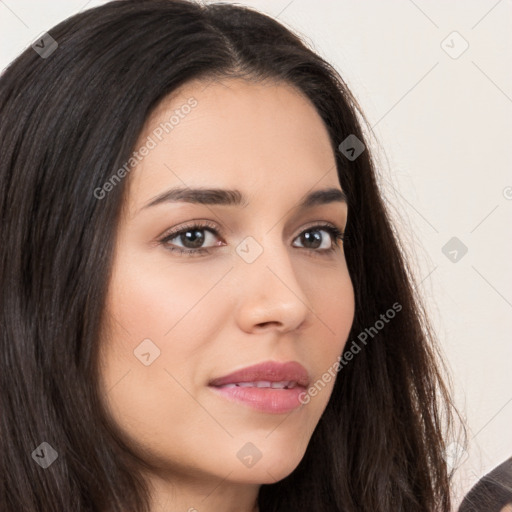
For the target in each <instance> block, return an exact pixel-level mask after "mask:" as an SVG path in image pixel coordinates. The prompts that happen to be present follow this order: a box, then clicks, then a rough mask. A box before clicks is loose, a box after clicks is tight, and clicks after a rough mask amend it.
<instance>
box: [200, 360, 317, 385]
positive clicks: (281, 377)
mask: <svg viewBox="0 0 512 512" xmlns="http://www.w3.org/2000/svg"><path fill="white" fill-rule="evenodd" d="M308 384H309V375H308V372H307V370H306V369H305V368H304V366H302V365H301V364H300V363H297V362H296V361H290V362H287V363H278V362H274V361H267V362H265V363H262V364H257V365H254V366H249V367H247V368H243V369H241V370H238V371H236V372H233V373H230V374H229V375H225V376H224V377H219V378H216V379H213V380H212V381H210V383H209V385H210V386H213V387H231V388H233V387H256V388H273V389H293V388H295V387H303V388H306V387H307V386H308Z"/></svg>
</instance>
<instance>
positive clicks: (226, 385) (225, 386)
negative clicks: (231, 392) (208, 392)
mask: <svg viewBox="0 0 512 512" xmlns="http://www.w3.org/2000/svg"><path fill="white" fill-rule="evenodd" d="M221 387H222V388H236V384H224V386H221Z"/></svg>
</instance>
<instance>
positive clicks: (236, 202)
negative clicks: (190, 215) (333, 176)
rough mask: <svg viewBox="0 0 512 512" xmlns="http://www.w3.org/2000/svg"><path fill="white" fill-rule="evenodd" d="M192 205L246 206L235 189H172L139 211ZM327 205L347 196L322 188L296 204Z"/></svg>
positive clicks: (343, 193)
mask: <svg viewBox="0 0 512 512" xmlns="http://www.w3.org/2000/svg"><path fill="white" fill-rule="evenodd" d="M174 202H184V203H194V204H203V205H222V206H238V207H245V206H247V205H248V201H247V198H246V197H245V196H244V194H243V193H242V192H240V191H239V190H237V189H222V188H179V187H176V188H172V189H170V190H168V191H166V192H164V193H162V194H160V195H158V196H156V197H155V198H153V199H152V200H151V201H150V202H149V203H147V204H146V205H144V206H143V207H142V208H141V210H145V209H146V208H150V207H152V206H157V205H159V204H163V203H174ZM329 203H346V204H348V200H347V195H346V194H345V192H344V191H343V190H341V189H338V188H324V189H321V190H315V191H313V192H310V193H309V194H308V195H307V196H306V197H304V198H303V199H302V201H301V202H300V203H299V204H298V208H299V210H305V209H306V208H312V207H313V206H319V205H323V204H329Z"/></svg>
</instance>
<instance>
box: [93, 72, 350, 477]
mask: <svg viewBox="0 0 512 512" xmlns="http://www.w3.org/2000/svg"><path fill="white" fill-rule="evenodd" d="M173 115H174V117H172V116H173ZM170 119H171V120H170ZM166 123H167V124H166ZM144 147H145V148H146V149H145V150H144V149H143V148H144ZM136 151H137V152H138V156H137V157H136V158H137V161H138V164H137V165H136V167H135V168H134V169H133V170H130V174H129V175H128V174H127V177H125V178H124V179H129V180H130V187H129V189H127V197H126V201H127V202H126V205H125V206H126V211H125V212H124V216H123V217H122V219H121V221H120V224H119V227H118V235H117V245H116V252H115V257H114V268H113V275H112V277H111V281H110V286H109V292H108V298H107V299H108V300H107V316H108V318H110V319H111V320H112V326H113V327H112V330H111V331H109V332H108V333H107V331H105V332H104V336H103V340H102V354H101V359H100V363H101V371H102V378H103V382H102V386H103V387H104V390H105V394H104V397H105V399H106V403H107V405H108V408H109V411H110V413H111V415H112V416H113V418H114V420H115V422H116V423H117V424H118V425H119V427H120V428H121V430H122V431H123V432H124V433H125V434H126V435H127V436H128V437H129V438H130V439H131V440H133V442H134V443H136V445H137V448H138V449H139V451H140V454H141V455H142V456H143V457H144V458H145V459H146V460H147V461H148V462H149V463H151V464H153V465H154V467H155V468H158V471H159V472H160V474H161V475H164V474H165V475H172V478H173V481H174V482H178V481H185V480H186V479H190V480H191V481H192V480H194V479H195V480H196V481H197V479H199V478H203V479H208V478H209V479H211V480H212V481H215V482H217V483H218V482H219V481H221V480H222V481H224V482H232V483H236V484H241V483H242V484H262V483H272V482H274V481H277V480H280V479H282V478H284V477H285V476H287V475H288V474H290V473H291V472H292V471H293V470H294V468H295V467H296V466H297V465H298V463H299V462H300V460H301V459H302V457H303V455H304V453H305V450H306V447H307V445H308V442H309V440H310V438H311V435H312V433H313V431H314V429H315V427H316V425H317V423H318V421H319V419H320V416H321V415H322V412H323V411H324V409H325V407H326V405H327V402H328V400H329V397H330V395H331V392H332V389H333V385H334V379H333V378H332V377H330V378H329V373H328V372H329V370H330V369H331V373H330V375H331V376H332V374H333V370H332V368H333V367H334V364H335V362H336V360H337V357H338V356H339V355H340V354H341V353H342V351H343V347H344V345H345V342H346V340H347V336H348V333H349V330H350V327H351V324H352V320H353V316H354V295H353V288H352V283H351V280H350V277H349V274H348V270H347V265H346V261H345V255H344V250H343V245H342V242H341V241H340V240H336V238H335V236H334V235H333V234H331V233H330V232H329V231H328V230H326V229H325V228H324V227H317V226H319V225H320V226H321V225H323V224H326V223H327V224H332V225H334V226H336V227H337V228H338V229H340V230H341V231H343V230H344V228H345V225H346V221H347V205H346V203H345V202H343V201H342V200H334V199H332V198H333V196H334V194H331V196H329V197H330V198H331V200H330V201H329V197H327V198H324V199H325V202H322V201H319V202H317V203H315V204H313V205H306V206H301V202H302V201H303V200H304V199H305V198H306V196H308V195H309V194H311V193H313V192H316V191H319V190H323V189H327V188H334V189H336V190H338V191H341V187H340V183H339V181H338V176H337V172H336V166H335V160H334V155H333V152H332V149H331V146H330V144H329V138H328V133H327V131H326V128H325V127H324V125H323V123H322V120H321V118H320V117H319V115H318V114H317V112H316V111H315V109H314V107H313V105H312V104H311V103H310V102H309V101H307V100H306V99H305V98H304V97H303V96H301V95H300V94H298V93H297V92H296V91H295V90H294V89H292V88H291V87H290V86H288V85H283V84H280V85H277V84H267V85H263V84H254V83H248V82H244V81H241V80H234V79H230V80H225V81H224V82H222V83H219V82H208V83H207V82H190V83H188V84H186V85H185V86H184V87H182V88H181V89H180V90H179V91H177V93H175V94H174V95H173V97H172V99H171V100H166V101H165V102H164V103H162V104H161V105H160V106H159V108H158V109H157V110H156V111H155V112H154V113H153V115H152V116H151V117H150V119H148V122H147V124H146V127H145V130H144V131H143V133H142V134H141V136H140V139H139V142H138V144H137V147H136ZM178 187H179V188H184V189H186V190H185V195H182V196H179V195H178V196H175V197H174V199H173V200H158V201H155V199H157V198H159V197H160V196H161V195H162V194H164V193H166V192H167V191H169V190H170V189H173V188H178ZM197 188H202V189H213V188H214V189H222V190H228V189H229V190H231V189H236V190H237V191H239V192H240V194H241V196H242V197H243V203H242V204H237V203H236V202H235V203H233V204H227V202H225V201H210V202H209V203H207V204H201V203H198V202H195V201H193V200H192V199H191V198H190V197H186V194H187V193H189V194H190V192H191V190H192V189H197ZM180 197H181V199H180ZM227 197H228V198H231V199H232V198H234V197H235V195H234V194H232V193H230V194H227ZM207 198H210V199H211V198H213V199H216V200H219V199H220V198H224V194H220V193H218V194H215V195H209V196H206V195H203V199H207ZM105 200H108V199H105ZM152 202H154V203H155V204H153V205H151V203H152ZM217 203H218V204H217ZM148 205H149V206H148ZM195 225H199V226H200V227H197V228H195V229H189V230H188V232H187V229H186V228H191V227H193V226H195ZM180 230H184V232H183V233H182V234H181V235H176V234H175V233H176V232H177V231H180ZM171 231H173V233H171V234H170V232H171ZM163 239H165V240H164V241H162V240H163ZM331 248H332V249H333V250H331V251H329V249H331ZM172 249H174V250H172ZM180 249H183V250H189V251H194V250H195V251H196V252H193V253H190V254H188V253H180ZM268 361H273V362H278V363H286V362H290V361H294V362H297V363H299V364H300V365H302V366H303V367H304V368H305V370H306V372H307V377H308V383H309V385H308V386H307V387H309V388H311V387H312V386H314V385H315V383H316V384H317V389H319V391H318V392H317V393H316V394H314V396H311V395H312V394H306V393H305V392H303V393H302V395H301V397H300V400H299V399H298V398H297V388H295V390H294V389H293V388H292V389H288V390H286V389H284V390H283V389H261V388H256V389H255V388H254V387H252V391H251V390H247V389H246V388H245V389H244V388H243V387H242V388H241V387H239V386H238V385H234V386H233V385H232V386H228V387H225V388H223V390H221V389H219V388H218V387H213V386H210V385H209V384H210V383H211V382H212V380H214V379H216V378H218V377H222V376H225V375H228V374H231V373H232V372H235V371H237V370H240V369H243V368H245V367H248V366H253V365H256V364H259V363H265V362H268ZM326 373H327V377H326ZM276 375H277V376H276V378H275V379H274V380H282V379H280V377H283V375H280V374H276ZM294 375H295V374H293V373H292V377H293V376H294ZM285 376H286V377H290V375H285ZM322 376H324V379H322ZM270 378H271V376H270V377H269V379H270ZM237 379H238V381H240V382H242V381H243V378H242V377H240V376H238V377H236V378H235V379H234V380H235V381H236V380H237ZM251 379H252V380H251ZM297 379H298V376H297ZM228 380H229V379H228ZM260 380H261V381H264V380H265V379H264V378H262V377H261V375H257V374H254V375H252V376H251V375H249V376H247V374H246V375H245V381H246V382H247V381H252V382H255V381H260ZM284 380H293V379H288V378H287V379H284ZM318 382H319V383H320V384H318ZM232 384H235V383H232ZM260 385H267V384H260ZM289 385H290V386H293V384H289ZM233 389H235V391H233ZM236 390H238V391H236ZM240 390H241V391H240ZM302 391H304V390H302ZM237 392H240V393H245V395H244V396H245V397H246V398H245V400H243V399H242V400H234V399H233V397H232V395H233V394H236V393H237ZM306 402H307V403H306ZM301 403H302V405H301ZM180 479H181V480H180Z"/></svg>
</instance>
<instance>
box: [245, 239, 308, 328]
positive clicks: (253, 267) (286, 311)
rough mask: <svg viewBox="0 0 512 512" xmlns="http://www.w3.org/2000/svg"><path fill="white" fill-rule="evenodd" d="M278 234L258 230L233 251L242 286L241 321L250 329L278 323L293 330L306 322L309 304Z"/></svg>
mask: <svg viewBox="0 0 512 512" xmlns="http://www.w3.org/2000/svg"><path fill="white" fill-rule="evenodd" d="M278 233H279V232H278V230H277V229H275V230H271V231H270V232H268V230H267V232H265V231H264V230H263V229H260V230H259V231H258V233H257V234H255V235H254V236H253V235H248V236H247V237H246V238H244V239H243V240H242V242H240V243H239V245H238V246H237V248H236V252H237V254H238V257H239V259H240V261H239V262H238V264H237V267H238V268H237V272H239V273H240V274H242V276H241V278H240V282H241V283H243V285H242V286H243V296H244V299H243V306H242V321H245V322H249V323H250V324H251V325H253V324H255V323H268V322H278V323H280V324H282V325H283V326H284V327H286V328H295V327H298V326H299V325H300V324H301V323H302V322H303V321H304V319H305V318H306V316H307V314H308V311H309V306H308V302H309V300H308V297H307V296H306V294H305V292H304V289H303V287H302V283H301V280H300V279H299V278H298V277H299V276H297V273H296V272H295V269H294V267H293V264H292V261H291V258H290V253H289V248H288V247H287V246H286V245H285V244H284V243H283V241H282V238H281V237H280V236H279V235H278ZM256 237H257V238H256ZM247 327H248V326H247Z"/></svg>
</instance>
